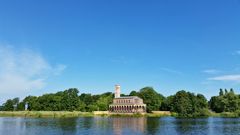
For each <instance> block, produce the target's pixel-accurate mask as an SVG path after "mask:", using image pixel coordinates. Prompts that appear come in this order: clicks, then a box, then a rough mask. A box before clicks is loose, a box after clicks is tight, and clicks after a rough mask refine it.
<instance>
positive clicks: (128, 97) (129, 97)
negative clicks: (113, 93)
mask: <svg viewBox="0 0 240 135" xmlns="http://www.w3.org/2000/svg"><path fill="white" fill-rule="evenodd" d="M136 98H138V99H139V97H138V96H125V97H118V98H115V99H136ZM140 99H141V98H140Z"/></svg>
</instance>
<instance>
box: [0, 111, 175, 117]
mask: <svg viewBox="0 0 240 135" xmlns="http://www.w3.org/2000/svg"><path fill="white" fill-rule="evenodd" d="M94 116H100V117H164V116H170V115H164V114H153V113H146V114H140V113H137V114H94V113H91V112H78V111H73V112H69V111H0V117H35V118H44V117H51V118H65V117H94Z"/></svg>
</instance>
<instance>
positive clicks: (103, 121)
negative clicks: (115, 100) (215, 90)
mask: <svg viewBox="0 0 240 135" xmlns="http://www.w3.org/2000/svg"><path fill="white" fill-rule="evenodd" d="M84 134H86V135H89V134H91V135H111V134H114V135H121V134H124V135H125V134H126V135H131V134H134V135H135V134H139V135H142V134H143V135H148V134H152V135H153V134H159V135H175V134H176V135H238V134H239V135H240V119H238V118H204V119H176V118H173V117H165V118H144V117H141V118H126V117H121V118H117V117H113V118H105V117H88V118H58V119H53V118H10V117H0V135H84Z"/></svg>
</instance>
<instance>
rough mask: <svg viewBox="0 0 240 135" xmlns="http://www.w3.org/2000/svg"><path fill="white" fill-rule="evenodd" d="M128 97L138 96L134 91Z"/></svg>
mask: <svg viewBox="0 0 240 135" xmlns="http://www.w3.org/2000/svg"><path fill="white" fill-rule="evenodd" d="M129 96H138V92H136V91H131V92H130V94H129Z"/></svg>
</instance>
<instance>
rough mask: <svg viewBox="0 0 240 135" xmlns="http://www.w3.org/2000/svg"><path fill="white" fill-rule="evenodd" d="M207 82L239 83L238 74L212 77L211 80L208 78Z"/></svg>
mask: <svg viewBox="0 0 240 135" xmlns="http://www.w3.org/2000/svg"><path fill="white" fill-rule="evenodd" d="M208 80H213V81H235V82H240V74H235V75H223V76H216V77H213V78H209V79H208Z"/></svg>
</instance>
